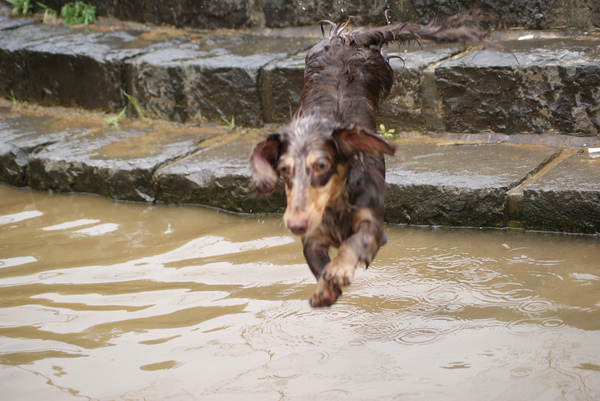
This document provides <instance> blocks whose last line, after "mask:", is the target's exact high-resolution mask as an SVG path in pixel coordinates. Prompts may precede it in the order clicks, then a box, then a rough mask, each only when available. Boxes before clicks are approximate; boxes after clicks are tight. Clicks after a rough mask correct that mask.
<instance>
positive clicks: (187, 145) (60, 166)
mask: <svg viewBox="0 0 600 401" xmlns="http://www.w3.org/2000/svg"><path fill="white" fill-rule="evenodd" d="M213 135H215V133H214V132H210V131H209V132H206V131H204V132H203V131H202V130H200V129H181V130H175V131H169V130H166V129H163V128H160V127H145V126H137V127H136V126H134V127H129V128H125V127H123V128H120V129H114V128H99V129H96V130H93V131H91V132H86V133H84V134H82V135H77V136H74V137H70V138H69V139H68V140H67V141H61V142H57V143H54V144H51V145H49V146H46V147H45V148H44V149H43V150H41V151H40V152H39V153H36V154H35V155H32V156H31V157H30V160H29V171H28V173H29V186H30V187H31V188H32V189H37V190H44V191H56V192H87V193H94V194H98V195H103V196H106V197H109V198H113V199H119V200H128V201H140V202H152V201H154V199H155V197H156V195H155V187H154V182H153V179H152V177H153V174H154V172H155V171H156V170H157V169H158V168H160V167H161V166H164V165H166V164H168V163H171V162H173V161H174V160H177V159H179V158H182V157H185V156H187V155H189V154H191V153H193V152H195V151H197V150H198V149H200V143H201V142H203V141H205V140H206V139H208V138H210V137H211V136H213Z"/></svg>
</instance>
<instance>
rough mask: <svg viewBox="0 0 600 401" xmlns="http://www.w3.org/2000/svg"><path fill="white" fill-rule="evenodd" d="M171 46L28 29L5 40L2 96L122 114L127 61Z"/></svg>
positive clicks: (118, 33)
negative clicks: (13, 96)
mask: <svg viewBox="0 0 600 401" xmlns="http://www.w3.org/2000/svg"><path fill="white" fill-rule="evenodd" d="M167 45H173V44H172V43H170V42H165V41H160V40H148V39H144V38H143V32H142V31H128V30H114V31H109V32H99V31H93V30H90V29H87V28H67V27H64V26H50V25H39V24H38V25H28V26H24V27H22V28H19V29H18V30H11V31H7V32H6V33H5V34H3V36H2V38H0V49H2V50H0V60H1V61H0V73H2V74H3V75H4V76H5V77H6V79H5V80H4V83H3V84H1V85H2V86H1V87H0V90H2V91H3V92H5V93H10V92H11V91H13V93H14V94H15V96H16V97H17V98H18V99H27V100H29V101H34V102H36V103H40V104H46V105H64V106H81V107H85V108H88V109H102V110H108V111H118V110H120V109H121V108H122V107H123V106H124V105H125V98H124V96H123V94H122V90H123V87H124V85H123V84H124V83H123V78H122V77H123V72H124V61H125V60H126V59H129V58H131V57H134V56H136V55H138V54H141V53H144V52H147V51H150V50H151V49H152V48H156V47H159V48H160V47H163V46H167Z"/></svg>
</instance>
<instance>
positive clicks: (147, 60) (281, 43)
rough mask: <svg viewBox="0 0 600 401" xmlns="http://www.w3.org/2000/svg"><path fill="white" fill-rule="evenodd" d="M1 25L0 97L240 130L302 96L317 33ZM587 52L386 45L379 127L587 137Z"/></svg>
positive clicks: (507, 36)
mask: <svg viewBox="0 0 600 401" xmlns="http://www.w3.org/2000/svg"><path fill="white" fill-rule="evenodd" d="M2 21H3V18H2V16H0V29H2V31H1V32H2V35H1V36H0V74H1V75H2V76H3V80H1V81H0V95H2V96H3V97H8V96H14V97H16V98H17V99H21V100H27V101H29V102H35V103H39V104H43V105H64V106H79V107H84V108H88V109H95V110H104V111H109V112H118V111H119V110H121V109H122V108H123V107H124V106H125V105H126V104H127V101H126V98H125V97H124V95H123V91H125V92H127V93H129V94H131V95H132V96H134V98H135V99H136V100H137V102H138V104H139V105H140V106H141V108H142V109H143V110H144V111H145V112H146V113H148V114H149V115H150V116H152V117H155V118H161V119H167V120H171V121H176V122H182V123H194V122H196V123H199V122H206V121H220V118H226V119H228V120H231V119H232V118H234V120H235V123H236V124H237V125H239V126H249V127H259V126H262V125H263V124H268V123H282V122H285V121H286V120H287V119H288V118H289V116H290V114H291V113H292V112H293V110H294V109H295V108H296V106H297V104H298V101H299V94H300V91H301V89H302V82H303V72H304V63H303V57H304V54H305V52H306V50H307V49H308V48H310V46H311V45H312V44H314V43H315V42H316V41H317V40H318V38H319V35H320V32H319V29H318V28H315V29H309V28H306V29H305V28H302V29H300V28H294V29H277V30H272V29H266V30H265V29H255V30H245V31H181V30H169V29H162V28H161V29H152V30H150V29H148V28H143V27H141V26H136V27H137V28H136V29H117V28H115V27H110V26H99V27H96V28H94V29H93V28H67V27H64V26H49V25H43V24H38V23H35V22H34V21H29V22H26V21H23V22H22V23H21V25H17V26H15V24H14V23H13V22H12V20H10V21H8V22H7V18H6V17H4V22H2ZM9 22H11V23H10V24H9ZM3 27H4V28H3ZM7 27H8V28H7ZM113 28H114V29H113ZM599 49H600V37H595V36H590V35H588V36H578V35H575V34H566V33H561V32H548V31H506V32H503V33H496V34H494V35H492V37H491V40H490V43H489V44H487V46H486V48H483V49H482V48H480V47H473V48H469V49H464V48H463V47H461V46H456V45H446V46H440V45H429V44H424V45H423V47H422V48H421V47H419V46H416V45H412V46H406V47H402V48H400V49H397V48H396V47H395V46H390V48H389V49H388V53H389V54H390V55H395V56H399V57H401V58H402V59H401V60H400V59H397V58H392V59H391V65H392V67H393V68H394V71H395V75H396V78H395V87H394V90H393V92H392V94H391V96H390V98H389V99H388V101H387V102H386V103H385V104H384V105H383V106H382V109H381V118H380V120H381V123H383V124H384V125H385V126H386V127H388V128H394V129H396V130H397V131H405V132H406V131H417V132H422V133H424V132H428V131H438V132H442V131H450V132H459V133H462V132H470V133H481V132H488V131H492V132H498V133H506V134H521V133H531V134H540V133H551V134H561V135H577V136H598V135H600V91H598V90H597V88H598V87H599V86H600V50H599ZM129 113H130V115H132V114H131V113H134V111H133V108H132V107H129Z"/></svg>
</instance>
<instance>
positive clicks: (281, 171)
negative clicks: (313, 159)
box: [277, 165, 290, 176]
mask: <svg viewBox="0 0 600 401" xmlns="http://www.w3.org/2000/svg"><path fill="white" fill-rule="evenodd" d="M277 170H278V171H279V174H280V175H282V176H286V175H288V174H289V173H290V168H289V166H285V165H283V166H279V168H278V169H277Z"/></svg>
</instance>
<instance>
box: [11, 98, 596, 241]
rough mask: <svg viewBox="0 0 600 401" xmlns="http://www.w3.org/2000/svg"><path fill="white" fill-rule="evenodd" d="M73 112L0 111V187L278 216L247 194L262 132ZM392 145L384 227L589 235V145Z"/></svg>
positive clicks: (458, 139) (592, 214)
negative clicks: (113, 120)
mask: <svg viewBox="0 0 600 401" xmlns="http://www.w3.org/2000/svg"><path fill="white" fill-rule="evenodd" d="M2 102H3V104H4V106H3V107H2ZM73 113H75V112H74V111H70V110H68V109H58V110H55V109H42V110H41V111H40V110H38V108H36V107H30V108H23V106H12V107H11V106H10V104H9V102H8V101H5V100H4V101H0V181H2V182H5V183H8V184H10V185H14V186H18V187H29V188H32V189H35V190H41V191H51V192H61V193H70V192H85V193H93V194H98V195H102V196H106V197H109V198H112V199H117V200H125V201H137V202H159V203H165V204H188V205H206V206H210V207H216V208H219V209H224V210H229V211H233V212H237V213H281V212H282V211H283V210H284V208H285V195H284V191H283V188H282V187H280V188H279V189H278V190H277V191H276V192H275V194H273V195H271V196H270V197H266V198H259V197H257V196H256V195H254V194H252V193H251V192H249V191H248V190H247V187H248V182H249V176H250V171H249V167H248V157H249V154H250V151H251V149H252V147H253V146H254V145H255V144H256V143H257V142H258V141H260V140H261V138H263V137H264V135H265V132H264V131H263V130H258V129H234V130H228V129H225V128H223V127H222V126H216V125H207V126H192V127H189V126H182V125H178V124H172V123H167V122H161V121H154V122H153V123H152V124H151V125H150V124H147V123H144V122H142V121H140V120H124V121H122V124H121V125H120V126H119V127H118V128H114V127H109V126H108V124H106V122H105V121H103V119H102V117H101V116H99V115H98V114H89V113H88V114H86V113H82V112H78V113H79V114H75V115H73ZM474 137H475V138H477V139H474ZM482 138H483V139H482ZM540 139H543V140H544V141H540ZM394 141H395V143H396V144H397V146H398V148H399V149H400V150H401V152H402V156H400V157H394V158H388V159H387V175H386V184H387V188H386V197H385V206H386V215H385V220H386V221H387V222H389V223H391V224H411V225H434V226H435V225H444V226H461V227H494V228H505V227H518V228H524V229H528V230H543V231H560V232H569V233H584V234H592V235H598V234H599V233H600V156H598V155H600V154H599V153H593V152H589V149H592V150H593V148H590V147H596V148H597V147H600V138H573V137H554V136H536V141H532V140H531V136H528V135H515V136H510V135H497V134H495V135H488V136H482V135H473V136H471V137H469V136H464V135H463V136H453V135H445V136H438V137H435V136H431V135H430V136H426V137H424V136H415V137H412V138H405V139H399V138H397V139H395V140H394ZM532 142H534V143H532ZM543 142H545V143H543Z"/></svg>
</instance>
